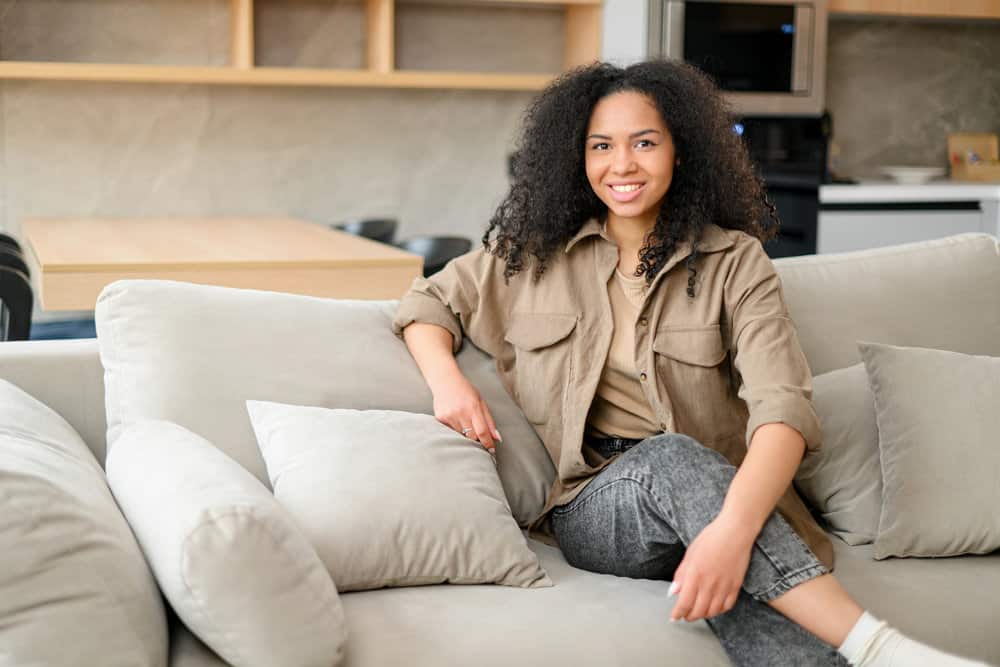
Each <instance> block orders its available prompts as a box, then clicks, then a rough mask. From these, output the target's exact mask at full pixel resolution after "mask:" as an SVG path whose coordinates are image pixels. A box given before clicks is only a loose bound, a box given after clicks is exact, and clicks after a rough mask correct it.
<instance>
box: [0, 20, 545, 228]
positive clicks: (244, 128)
mask: <svg viewBox="0 0 1000 667" xmlns="http://www.w3.org/2000/svg"><path fill="white" fill-rule="evenodd" d="M257 5H258V15H257V19H258V34H257V49H258V53H257V58H258V62H259V63H260V64H264V65H271V66H290V65H300V66H315V67H323V66H331V67H360V66H362V53H363V46H364V44H363V37H362V33H363V30H362V25H363V23H362V22H363V5H362V4H361V3H360V2H343V1H331V0H323V1H322V2H320V1H319V0H294V1H286V0H258V2H257ZM228 7H229V1H228V0H142V2H136V0H21V1H17V0H0V59H18V60H53V61H58V60H72V61H94V62H101V61H104V62H126V63H127V62H142V63H155V64H199V65H222V64H225V63H226V61H227V58H228V50H229V35H228V30H229V13H228ZM524 12H530V15H529V17H528V18H529V19H530V20H524V19H525V15H524ZM397 32H398V34H399V41H398V43H397V61H398V66H400V67H407V68H414V69H434V68H448V69H468V70H485V71H500V70H519V71H534V72H544V71H556V70H558V69H559V67H560V64H561V55H562V47H563V33H562V14H561V12H559V11H552V10H547V9H544V8H534V7H532V8H528V9H524V8H522V9H517V8H502V7H501V8H496V7H492V8H491V7H476V6H466V7H450V8H442V7H437V6H429V5H427V6H422V5H419V4H414V5H407V6H405V7H402V8H401V9H400V10H399V11H398V13H397ZM531 97H532V94H531V93H519V92H489V91H486V92H479V91H437V90H419V91H409V90H381V89H349V88H284V87H268V86H259V87H258V86H212V85H167V84H124V83H73V82H46V81H3V82H0V124H2V132H0V227H2V228H4V229H6V230H9V231H13V232H14V233H15V234H16V233H19V231H20V220H21V219H23V218H25V217H30V216H102V217H110V216H116V217H118V216H120V217H150V216H222V215H248V216H266V215H291V216H296V217H301V218H305V219H308V220H313V221H317V222H328V221H336V220H340V219H344V218H349V217H353V216H394V217H397V218H399V220H400V222H401V225H402V228H401V230H400V232H401V235H402V236H410V235H415V234H423V233H442V234H443V233H448V234H462V235H466V236H469V237H472V238H474V239H478V238H479V237H480V236H481V234H482V231H483V229H484V227H485V224H486V223H487V221H488V219H489V217H490V215H491V213H492V211H493V209H494V207H495V206H496V204H497V203H498V202H499V200H500V198H501V197H502V195H503V193H504V191H505V188H506V185H507V180H506V154H507V153H508V152H509V151H510V149H511V147H512V142H513V138H514V135H515V133H516V129H517V127H518V123H519V120H520V115H521V113H522V111H523V109H524V107H525V106H526V104H527V103H528V101H529V100H530V99H531Z"/></svg>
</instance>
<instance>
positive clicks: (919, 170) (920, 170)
mask: <svg viewBox="0 0 1000 667" xmlns="http://www.w3.org/2000/svg"><path fill="white" fill-rule="evenodd" d="M879 172H880V173H882V174H883V175H885V176H888V177H889V178H891V179H892V180H894V181H896V182H897V183H905V184H906V185H920V184H922V183H927V182H928V181H932V180H934V179H935V178H941V177H942V176H944V175H945V174H946V173H947V170H946V169H945V168H944V167H897V166H889V167H880V168H879Z"/></svg>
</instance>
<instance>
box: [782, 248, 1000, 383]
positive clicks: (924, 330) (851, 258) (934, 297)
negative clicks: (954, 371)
mask: <svg viewBox="0 0 1000 667" xmlns="http://www.w3.org/2000/svg"><path fill="white" fill-rule="evenodd" d="M774 265H775V268H777V270H778V275H779V276H781V282H782V288H783V289H784V292H785V301H786V303H787V304H788V310H789V312H790V313H791V316H792V320H793V321H794V322H795V326H796V327H797V329H798V332H799V341H800V342H801V343H802V349H803V351H804V352H805V354H806V358H807V359H808V360H809V368H810V369H811V370H812V372H813V375H819V374H820V373H826V372H828V371H832V370H835V369H837V368H845V367H847V366H851V365H853V364H856V363H858V362H859V361H861V357H860V355H859V354H858V350H857V346H856V342H857V341H859V340H868V341H872V342H876V343H889V344H891V345H909V346H915V347H930V348H934V349H941V350H952V351H953V352H963V353H965V354H986V355H991V356H1000V245H998V241H997V239H996V237H994V236H990V235H989V234H958V235H956V236H949V237H947V238H943V239H937V240H934V241H922V242H920V243H908V244H905V245H898V246H892V247H888V248H876V249H873V250H860V251H857V252H848V253H842V254H833V255H817V256H809V257H789V258H782V259H778V260H775V262H774Z"/></svg>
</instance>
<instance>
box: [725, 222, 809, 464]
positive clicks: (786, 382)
mask: <svg viewBox="0 0 1000 667" xmlns="http://www.w3.org/2000/svg"><path fill="white" fill-rule="evenodd" d="M726 311H727V313H726V314H727V317H728V318H729V322H730V323H731V339H730V340H731V341H732V346H733V365H734V366H735V368H736V371H737V372H738V374H739V377H740V387H739V390H738V393H739V396H740V398H741V399H743V400H744V401H745V402H746V404H747V408H748V410H749V413H750V418H749V420H748V422H747V429H746V441H747V446H748V447H749V446H750V440H751V439H752V438H753V434H754V432H755V431H756V430H757V429H758V428H759V427H760V426H763V425H764V424H771V423H783V424H787V425H788V426H791V427H792V428H794V429H795V430H796V431H798V432H799V433H800V434H801V435H802V437H803V439H805V443H806V449H807V450H808V451H816V450H818V449H819V448H820V447H821V446H822V437H823V436H822V430H821V428H820V424H819V418H818V417H817V416H816V410H815V408H814V407H813V403H812V373H811V372H810V370H809V363H808V362H807V361H806V357H805V353H804V352H803V351H802V347H801V345H800V344H799V338H798V333H797V332H796V330H795V325H794V324H793V323H792V320H791V318H790V317H789V315H788V309H787V307H786V306H785V301H784V296H783V293H782V290H781V281H780V279H779V277H778V274H777V272H776V271H775V269H774V265H773V264H772V263H771V259H770V258H769V257H768V256H767V254H766V253H765V252H764V249H763V248H762V247H761V245H760V243H759V242H758V241H756V240H753V241H752V242H748V243H747V246H746V248H745V250H744V251H743V252H742V253H741V254H740V256H739V257H738V259H737V261H736V263H735V265H734V266H733V268H732V270H731V272H730V274H729V276H728V277H727V281H726Z"/></svg>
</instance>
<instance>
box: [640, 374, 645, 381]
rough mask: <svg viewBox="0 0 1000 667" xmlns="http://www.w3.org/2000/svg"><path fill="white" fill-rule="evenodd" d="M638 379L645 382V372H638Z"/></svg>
mask: <svg viewBox="0 0 1000 667" xmlns="http://www.w3.org/2000/svg"><path fill="white" fill-rule="evenodd" d="M639 379H640V380H642V381H643V382H645V381H646V374H645V373H639Z"/></svg>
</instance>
